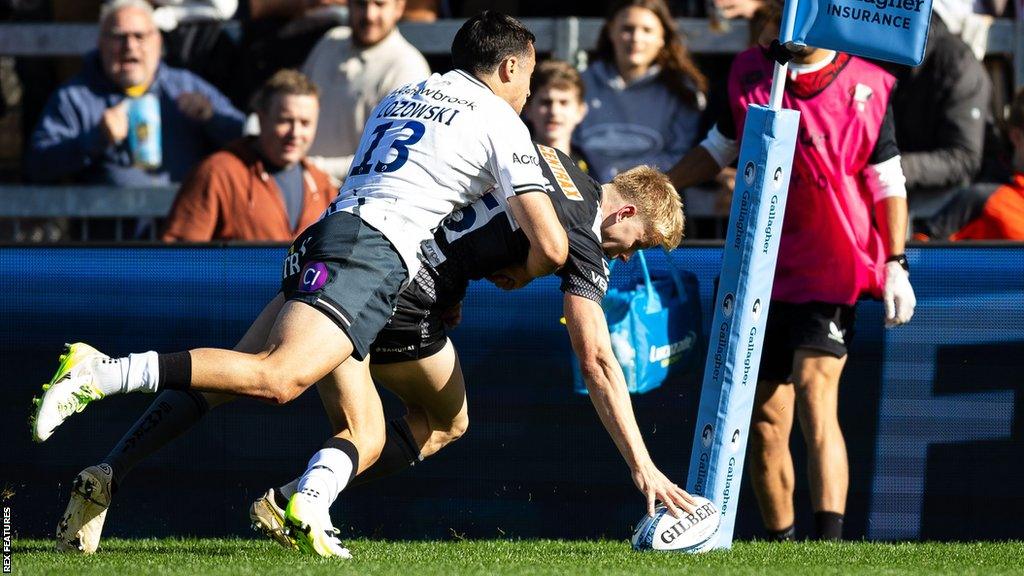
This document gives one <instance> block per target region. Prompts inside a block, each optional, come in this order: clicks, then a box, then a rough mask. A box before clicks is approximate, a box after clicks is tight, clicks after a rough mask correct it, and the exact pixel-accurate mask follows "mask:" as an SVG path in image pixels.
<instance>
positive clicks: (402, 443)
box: [349, 418, 420, 486]
mask: <svg viewBox="0 0 1024 576" xmlns="http://www.w3.org/2000/svg"><path fill="white" fill-rule="evenodd" d="M419 460H420V449H419V446H417V445H416V438H415V437H414V436H413V435H412V430H411V429H410V428H409V424H408V423H407V422H406V421H405V418H396V419H394V420H389V421H388V426H387V438H386V439H385V440H384V449H383V450H381V452H380V458H377V461H376V462H374V463H373V465H372V466H370V467H369V468H367V469H366V470H364V471H363V473H362V474H360V475H359V476H356V478H355V480H353V481H352V482H351V483H350V484H349V485H350V486H359V485H361V484H366V483H367V482H372V481H374V480H379V479H381V478H384V477H385V476H390V475H392V474H395V473H396V472H401V471H402V470H405V469H406V468H408V467H410V466H413V465H415V464H416V462H419Z"/></svg>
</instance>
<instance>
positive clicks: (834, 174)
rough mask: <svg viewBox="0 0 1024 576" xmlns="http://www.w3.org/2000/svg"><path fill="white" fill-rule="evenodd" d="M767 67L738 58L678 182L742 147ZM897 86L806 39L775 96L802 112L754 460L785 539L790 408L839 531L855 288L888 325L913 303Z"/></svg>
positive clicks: (752, 58) (774, 23)
mask: <svg viewBox="0 0 1024 576" xmlns="http://www.w3.org/2000/svg"><path fill="white" fill-rule="evenodd" d="M780 12H781V7H778V6H775V7H773V14H772V18H771V20H770V25H768V26H766V27H765V30H764V31H763V32H762V36H761V37H762V42H764V40H766V39H774V38H776V37H777V36H778V22H779V19H780V17H781V15H780ZM765 44H767V43H766V42H765ZM773 66H774V61H773V60H772V59H771V58H770V57H769V56H768V53H767V51H765V50H764V49H762V48H761V47H753V48H750V49H748V50H746V51H744V52H742V53H740V54H739V55H738V56H737V57H736V60H735V61H734V63H733V67H732V70H731V72H730V76H729V91H728V93H729V108H728V109H727V110H726V113H725V114H723V117H722V118H720V119H719V121H718V122H717V124H716V125H715V127H714V128H712V130H711V132H710V133H709V134H708V137H707V138H706V139H705V140H704V141H703V142H702V143H701V145H699V146H696V147H695V148H694V149H693V150H692V151H690V153H688V154H687V155H686V156H685V157H684V158H683V159H682V160H681V161H680V163H679V164H678V165H677V166H676V167H674V168H673V169H672V172H671V174H670V176H671V177H672V179H673V183H674V184H675V185H676V187H677V188H682V187H684V186H688V185H692V183H694V182H699V181H702V180H706V179H707V178H708V176H709V174H712V173H714V172H715V171H717V170H718V169H719V168H720V167H722V166H726V165H728V164H730V163H731V162H732V161H733V160H734V159H735V158H736V157H737V155H738V153H739V143H738V138H739V136H740V135H741V134H742V129H743V122H744V119H745V113H746V109H747V105H748V104H751V103H762V102H767V101H768V95H769V93H770V90H771V80H772V71H773ZM894 84H895V78H893V76H892V75H890V74H888V73H887V72H885V71H884V70H883V69H882V68H880V67H879V66H877V65H875V64H872V63H870V62H868V61H867V60H862V59H860V58H856V57H851V56H849V55H847V54H841V53H836V52H832V51H829V50H822V49H818V48H813V47H807V48H802V49H800V50H799V51H798V52H797V53H796V54H795V55H794V58H793V61H792V62H791V63H790V80H789V81H788V82H787V84H786V90H785V94H784V97H783V102H782V105H783V107H784V108H789V109H793V110H798V111H799V112H800V137H799V138H798V141H797V145H796V152H795V155H794V159H793V173H792V177H791V180H790V186H789V200H788V201H787V207H786V214H785V219H784V221H783V225H782V232H781V235H780V244H779V254H778V264H777V266H776V269H775V284H774V286H773V290H772V300H771V305H770V307H769V310H768V319H767V322H768V323H767V327H766V331H765V337H764V349H763V352H762V355H761V366H760V372H759V381H758V385H757V392H756V396H755V400H754V411H753V416H752V420H751V438H750V440H751V444H750V460H749V464H750V466H749V468H750V472H751V480H752V484H753V486H754V492H755V494H756V495H757V499H758V503H759V504H760V507H761V515H762V517H763V519H764V522H765V526H766V528H767V529H768V530H769V532H770V534H771V536H772V537H773V538H774V539H792V538H793V536H794V511H793V490H794V479H793V475H794V473H793V459H792V455H791V454H790V451H789V436H790V432H791V430H792V425H793V415H794V414H796V415H797V416H798V417H799V421H800V427H801V429H802V430H803V435H804V439H805V441H806V443H807V468H808V470H807V471H808V477H809V480H810V492H811V500H812V502H811V503H812V507H813V510H814V513H815V535H816V536H817V537H819V538H824V539H837V538H841V536H842V524H843V515H844V513H845V507H846V494H847V488H848V484H849V472H848V465H847V460H846V444H845V442H844V440H843V435H842V431H841V430H840V427H839V420H838V398H839V378H840V376H841V374H842V372H843V367H844V365H845V364H846V358H847V347H848V346H849V343H850V339H851V338H852V336H853V325H854V318H855V314H856V306H857V302H858V300H859V299H860V298H861V297H864V296H870V297H874V298H882V299H883V300H884V303H885V306H884V308H885V321H886V324H887V325H889V326H893V325H898V324H902V323H904V322H907V321H909V320H910V317H911V316H912V314H913V310H914V305H915V302H916V300H915V297H914V292H913V289H912V287H911V285H910V280H909V275H908V268H907V261H906V258H905V257H904V255H903V247H904V240H905V238H906V219H907V208H906V190H905V188H904V184H903V175H902V171H901V168H900V156H899V150H898V149H897V148H896V141H895V139H894V137H893V134H894V130H893V128H892V110H891V102H890V94H891V91H892V89H893V85H894ZM794 408H795V409H794Z"/></svg>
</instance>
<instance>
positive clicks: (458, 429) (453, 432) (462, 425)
mask: <svg viewBox="0 0 1024 576" xmlns="http://www.w3.org/2000/svg"><path fill="white" fill-rule="evenodd" d="M467 430H469V416H468V415H466V414H460V415H458V416H456V417H455V419H454V420H452V422H451V424H449V425H448V430H446V431H445V435H446V436H447V442H445V444H451V443H452V442H455V441H456V440H458V439H459V438H462V436H463V435H465V434H466V431H467Z"/></svg>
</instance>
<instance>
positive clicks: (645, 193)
mask: <svg viewBox="0 0 1024 576" xmlns="http://www.w3.org/2000/svg"><path fill="white" fill-rule="evenodd" d="M612 185H614V186H615V191H616V192H618V194H619V196H621V197H622V199H623V200H626V201H627V202H629V203H630V204H635V205H636V207H637V213H638V214H639V215H640V217H641V218H642V219H643V221H644V229H645V235H646V236H647V238H648V240H650V241H652V242H654V243H655V244H660V245H661V246H662V247H663V248H665V249H666V250H672V249H673V248H675V247H676V246H679V243H680V242H682V241H683V202H682V200H680V199H679V193H678V192H676V188H675V186H673V185H672V182H670V181H669V179H668V176H665V175H664V174H662V173H661V172H660V171H659V170H657V169H655V168H652V167H650V166H637V167H636V168H630V169H629V170H626V171H625V172H620V173H619V174H617V175H616V176H615V178H612Z"/></svg>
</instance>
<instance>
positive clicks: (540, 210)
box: [508, 191, 569, 278]
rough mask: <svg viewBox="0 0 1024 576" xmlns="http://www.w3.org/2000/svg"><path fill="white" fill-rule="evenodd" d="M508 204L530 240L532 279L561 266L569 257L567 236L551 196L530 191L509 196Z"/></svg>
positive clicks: (528, 263) (529, 270)
mask: <svg viewBox="0 0 1024 576" xmlns="http://www.w3.org/2000/svg"><path fill="white" fill-rule="evenodd" d="M508 205H509V209H510V210H511V211H512V216H513V217H514V218H515V219H516V222H518V223H519V226H520V227H521V228H522V229H523V232H525V233H526V237H527V238H529V240H530V252H529V253H528V254H527V256H526V271H527V273H528V274H529V275H530V276H531V277H532V278H539V277H541V276H547V275H548V274H551V273H552V272H554V271H555V270H557V269H559V268H561V267H562V265H563V264H565V259H566V258H568V257H569V239H568V237H567V236H566V235H565V228H564V227H563V226H562V224H561V222H559V220H558V215H557V214H556V213H555V207H554V205H553V204H552V203H551V198H549V197H548V195H547V194H545V193H543V192H540V191H538V192H530V193H526V194H519V195H518V196H512V197H510V198H509V200H508Z"/></svg>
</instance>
